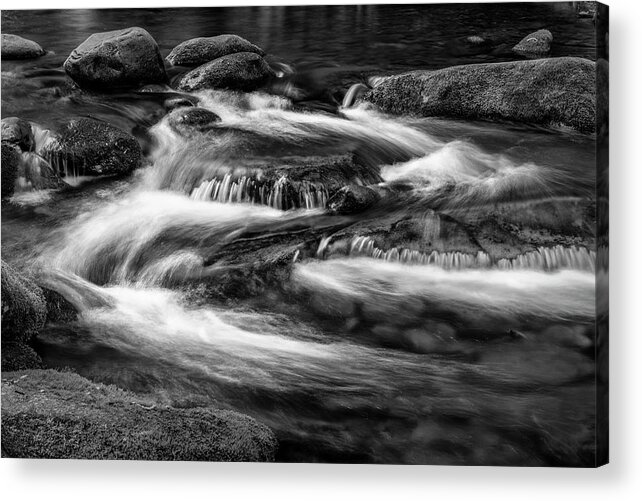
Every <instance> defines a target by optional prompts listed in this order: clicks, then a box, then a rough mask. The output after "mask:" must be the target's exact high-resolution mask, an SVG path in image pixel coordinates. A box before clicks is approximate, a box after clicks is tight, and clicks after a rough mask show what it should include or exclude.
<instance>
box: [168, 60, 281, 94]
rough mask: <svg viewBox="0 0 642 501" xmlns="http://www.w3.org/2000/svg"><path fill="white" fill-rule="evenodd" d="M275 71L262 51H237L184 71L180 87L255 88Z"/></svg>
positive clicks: (260, 85) (191, 89)
mask: <svg viewBox="0 0 642 501" xmlns="http://www.w3.org/2000/svg"><path fill="white" fill-rule="evenodd" d="M273 76H274V72H273V71H272V69H271V68H270V66H269V65H268V64H267V62H266V61H265V59H263V58H262V57H261V56H260V55H259V54H256V53H254V52H237V53H235V54H229V55H227V56H223V57H219V58H218V59H214V60H213V61H210V62H209V63H205V64H203V65H201V66H199V67H197V68H194V69H193V70H192V71H189V72H188V73H186V74H185V75H183V76H182V77H181V78H180V79H179V80H178V83H177V88H178V89H180V90H184V91H188V92H191V91H195V90H200V89H231V90H242V91H252V90H256V89H258V88H259V87H262V86H263V85H265V84H266V83H267V82H268V80H270V78H271V77H273Z"/></svg>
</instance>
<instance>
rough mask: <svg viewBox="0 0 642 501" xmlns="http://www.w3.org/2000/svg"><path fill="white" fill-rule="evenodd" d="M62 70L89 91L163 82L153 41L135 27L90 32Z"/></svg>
mask: <svg viewBox="0 0 642 501" xmlns="http://www.w3.org/2000/svg"><path fill="white" fill-rule="evenodd" d="M64 69H65V71H66V72H67V74H68V75H69V76H70V77H71V78H72V79H73V80H74V82H76V83H77V84H78V85H79V86H80V87H85V88H92V89H101V90H112V89H115V88H136V87H140V86H142V85H145V84H150V83H165V82H167V75H166V73H165V66H164V64H163V58H162V57H161V54H160V50H159V49H158V45H157V44H156V41H155V40H154V39H153V38H152V36H151V35H150V34H149V33H147V31H145V30H144V29H142V28H137V27H134V28H126V29H124V30H115V31H107V32H104V33H94V34H93V35H91V36H90V37H89V38H88V39H87V40H85V41H84V42H83V43H82V44H80V45H79V46H78V47H76V48H75V49H74V50H73V52H72V53H71V54H70V56H69V57H68V58H67V60H66V61H65V64H64Z"/></svg>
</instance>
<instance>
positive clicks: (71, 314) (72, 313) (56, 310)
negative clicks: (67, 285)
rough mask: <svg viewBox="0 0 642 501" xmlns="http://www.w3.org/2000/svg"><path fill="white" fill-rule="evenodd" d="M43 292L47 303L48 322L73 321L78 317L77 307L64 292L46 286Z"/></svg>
mask: <svg viewBox="0 0 642 501" xmlns="http://www.w3.org/2000/svg"><path fill="white" fill-rule="evenodd" d="M42 292H43V294H44V297H45V301H46V303H47V322H72V321H74V320H75V319H76V318H77V317H78V311H77V310H76V307H75V306H74V305H73V304H71V303H70V302H69V301H67V300H66V299H65V298H64V296H63V295H62V294H59V293H58V292H56V291H54V290H52V289H47V288H46V287H43V288H42Z"/></svg>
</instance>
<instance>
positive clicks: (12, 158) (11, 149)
mask: <svg viewBox="0 0 642 501" xmlns="http://www.w3.org/2000/svg"><path fill="white" fill-rule="evenodd" d="M1 168H2V179H1V183H2V198H3V199H5V198H7V197H10V196H11V195H13V192H14V190H15V185H16V179H18V170H19V168H20V150H19V149H18V148H17V147H16V146H12V145H11V144H9V143H5V142H4V141H3V142H2V166H1Z"/></svg>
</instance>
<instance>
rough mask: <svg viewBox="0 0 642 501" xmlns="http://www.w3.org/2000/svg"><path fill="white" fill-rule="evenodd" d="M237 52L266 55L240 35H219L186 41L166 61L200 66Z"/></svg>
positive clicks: (181, 64)
mask: <svg viewBox="0 0 642 501" xmlns="http://www.w3.org/2000/svg"><path fill="white" fill-rule="evenodd" d="M237 52H254V53H255V54H258V55H259V56H263V55H265V52H263V50H262V49H261V48H260V47H257V46H256V45H254V44H253V43H252V42H249V41H248V40H246V39H245V38H242V37H240V36H238V35H219V36H216V37H199V38H192V39H190V40H186V41H185V42H182V43H180V44H178V45H177V46H176V47H174V48H173V49H172V52H170V53H169V56H167V57H166V58H165V59H166V60H167V62H168V63H170V64H173V65H180V66H198V65H201V64H203V63H207V62H209V61H213V60H214V59H218V58H219V57H223V56H227V55H229V54H236V53H237Z"/></svg>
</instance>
